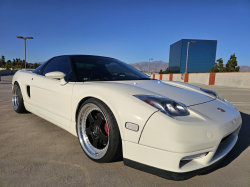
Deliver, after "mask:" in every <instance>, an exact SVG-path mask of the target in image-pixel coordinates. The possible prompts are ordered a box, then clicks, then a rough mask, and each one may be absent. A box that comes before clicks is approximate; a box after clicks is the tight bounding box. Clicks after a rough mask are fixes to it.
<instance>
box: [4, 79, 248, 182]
mask: <svg viewBox="0 0 250 187" xmlns="http://www.w3.org/2000/svg"><path fill="white" fill-rule="evenodd" d="M11 79H12V76H3V77H2V81H0V186H60V187H61V186H227V187H228V186H237V187H238V186H248V187H249V186H250V148H249V145H250V89H240V88H228V87H219V86H205V85H198V86H200V87H203V88H206V89H212V90H215V91H217V92H218V93H219V94H220V95H221V96H222V97H224V98H225V99H227V100H228V101H230V102H232V103H233V104H234V105H235V107H236V108H237V109H238V110H239V111H240V112H241V115H242V118H243V125H242V128H241V131H240V133H239V139H238V142H237V144H236V146H235V147H234V149H233V150H232V151H231V152H230V154H229V155H228V156H227V157H226V158H225V159H224V160H223V161H222V162H221V163H220V164H219V165H218V166H217V167H216V168H214V169H213V170H212V171H210V172H207V173H205V174H201V175H198V176H195V177H193V178H191V179H188V180H185V181H179V182H178V181H171V180H166V179H163V178H160V177H157V176H154V175H151V174H148V173H145V172H142V171H139V170H135V169H133V168H130V167H126V166H124V165H123V162H122V159H121V160H118V161H116V162H113V163H105V164H98V163H95V162H93V161H91V160H90V159H88V158H87V156H85V154H84V153H83V151H82V149H81V147H80V145H79V143H78V139H77V138H76V137H74V136H73V135H71V134H70V133H68V132H66V131H65V130H63V129H61V128H59V127H57V126H55V125H53V124H51V123H50V122H47V121H45V120H43V119H41V118H40V117H37V116H35V115H33V114H31V113H27V114H17V113H16V112H14V110H13V108H12V103H11V95H12V92H11Z"/></svg>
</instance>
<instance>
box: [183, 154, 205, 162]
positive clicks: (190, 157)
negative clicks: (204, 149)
mask: <svg viewBox="0 0 250 187" xmlns="http://www.w3.org/2000/svg"><path fill="white" fill-rule="evenodd" d="M207 154H208V153H200V154H196V155H190V156H185V157H184V158H182V159H181V160H193V159H197V158H201V157H204V156H206V155H207Z"/></svg>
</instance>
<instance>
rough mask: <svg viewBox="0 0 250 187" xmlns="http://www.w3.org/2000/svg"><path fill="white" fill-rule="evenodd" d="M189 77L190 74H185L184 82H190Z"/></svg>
mask: <svg viewBox="0 0 250 187" xmlns="http://www.w3.org/2000/svg"><path fill="white" fill-rule="evenodd" d="M188 76H189V73H185V74H184V82H188Z"/></svg>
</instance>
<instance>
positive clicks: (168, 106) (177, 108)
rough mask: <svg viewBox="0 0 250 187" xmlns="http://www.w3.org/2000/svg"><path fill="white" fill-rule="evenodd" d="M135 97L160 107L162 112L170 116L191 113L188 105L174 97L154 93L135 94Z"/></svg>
mask: <svg viewBox="0 0 250 187" xmlns="http://www.w3.org/2000/svg"><path fill="white" fill-rule="evenodd" d="M135 97H137V98H138V99H140V100H142V101H144V102H145V103H147V104H149V105H151V106H153V107H155V108H157V109H159V110H160V111H161V112H162V113H164V114H167V115H168V116H170V117H173V116H187V115H189V112H188V110H187V107H186V105H184V104H182V103H179V102H177V101H174V100H172V99H168V98H166V97H158V96H153V95H135Z"/></svg>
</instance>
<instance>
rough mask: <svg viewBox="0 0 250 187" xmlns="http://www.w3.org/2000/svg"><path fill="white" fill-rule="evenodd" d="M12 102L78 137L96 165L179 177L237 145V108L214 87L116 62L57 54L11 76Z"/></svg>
mask: <svg viewBox="0 0 250 187" xmlns="http://www.w3.org/2000/svg"><path fill="white" fill-rule="evenodd" d="M12 85H13V97H12V102H13V107H14V110H15V111H16V112H17V113H22V112H25V111H29V112H32V113H34V114H36V115H38V116H40V117H42V118H44V119H46V120H48V121H50V122H51V123H54V124H56V125H58V126H59V127H61V128H63V129H65V130H67V131H69V132H70V133H72V134H73V135H75V136H77V137H78V138H79V142H80V145H81V147H82V149H83V151H84V152H85V154H86V155H87V156H88V157H89V158H90V159H92V160H93V161H96V162H110V161H112V160H115V159H117V158H118V157H120V156H121V155H123V161H124V164H125V165H127V166H130V167H133V168H136V169H140V170H143V171H146V172H149V173H152V174H155V175H158V176H161V177H164V178H167V179H173V180H184V179H187V178H190V177H192V176H194V175H196V174H199V173H201V172H204V171H205V170H207V169H210V168H211V167H214V166H215V165H216V164H217V163H218V162H219V161H220V160H221V159H222V158H223V157H225V155H227V154H228V153H229V151H230V150H231V149H232V148H233V147H234V145H235V143H236V141H237V139H238V133H239V130H240V127H241V123H242V120H241V116H240V113H239V112H238V111H237V110H236V109H235V108H234V106H233V105H232V104H230V103H229V102H228V101H226V100H224V99H223V98H221V97H220V96H219V95H218V94H217V93H216V92H214V91H211V90H205V89H201V88H199V87H196V86H192V85H189V84H185V83H180V82H171V81H159V80H154V79H150V78H149V77H148V76H147V75H145V74H143V73H141V72H139V71H137V70H136V69H134V68H133V67H131V66H130V65H128V64H126V63H123V62H121V61H119V60H116V59H113V58H108V57H100V56H91V55H65V56H58V57H54V58H52V59H50V60H48V61H47V62H45V63H44V64H42V65H41V66H40V67H38V68H37V69H36V70H34V71H33V72H31V71H25V70H21V71H18V72H17V73H16V74H15V75H14V77H13V80H12Z"/></svg>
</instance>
